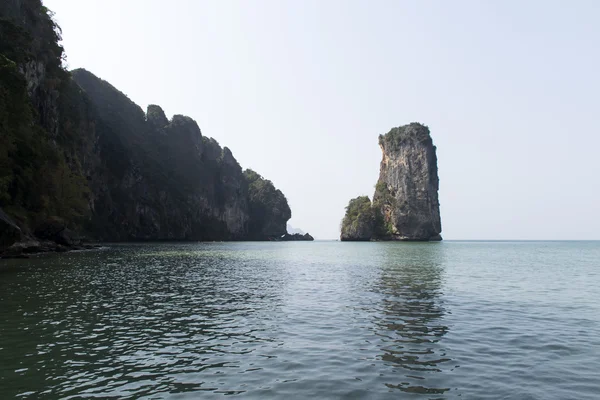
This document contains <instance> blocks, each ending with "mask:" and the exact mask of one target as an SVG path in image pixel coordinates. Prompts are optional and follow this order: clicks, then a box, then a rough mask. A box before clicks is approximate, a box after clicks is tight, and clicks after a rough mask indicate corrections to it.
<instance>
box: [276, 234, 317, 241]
mask: <svg viewBox="0 0 600 400" xmlns="http://www.w3.org/2000/svg"><path fill="white" fill-rule="evenodd" d="M279 240H281V241H283V242H295V241H309V242H312V241H313V240H315V238H314V237H312V236H311V235H310V234H308V233H305V234H304V235H301V234H300V233H286V234H285V235H283V236H282V237H281V238H280V239H279Z"/></svg>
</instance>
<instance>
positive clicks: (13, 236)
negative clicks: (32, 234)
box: [0, 208, 23, 249]
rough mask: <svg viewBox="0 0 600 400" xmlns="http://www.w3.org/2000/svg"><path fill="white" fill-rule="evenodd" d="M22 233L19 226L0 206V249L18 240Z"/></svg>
mask: <svg viewBox="0 0 600 400" xmlns="http://www.w3.org/2000/svg"><path fill="white" fill-rule="evenodd" d="M22 235H23V234H22V232H21V228H19V227H18V226H17V224H16V223H15V222H14V221H13V220H12V219H11V218H10V217H9V216H8V215H7V214H6V213H5V212H4V211H3V210H2V209H1V208H0V249H2V248H6V247H9V246H12V245H13V244H14V243H16V242H18V241H20V240H21V238H22Z"/></svg>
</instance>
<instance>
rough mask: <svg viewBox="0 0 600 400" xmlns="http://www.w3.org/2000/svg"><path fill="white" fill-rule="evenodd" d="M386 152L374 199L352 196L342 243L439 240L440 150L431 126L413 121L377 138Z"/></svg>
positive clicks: (344, 225) (342, 234) (342, 230)
mask: <svg viewBox="0 0 600 400" xmlns="http://www.w3.org/2000/svg"><path fill="white" fill-rule="evenodd" d="M379 146H380V147H381V151H382V153H383V156H382V160H381V165H380V170H379V180H378V181H377V185H376V186H375V194H374V195H373V202H371V201H370V200H369V198H368V197H367V196H359V197H357V198H355V199H352V200H350V202H349V203H348V206H347V207H346V215H345V216H344V219H343V221H342V227H341V235H340V239H341V240H342V241H365V240H403V241H412V240H414V241H435V240H441V239H442V237H441V235H440V233H441V231H442V225H441V220H440V204H439V201H438V189H439V179H438V170H437V156H436V148H435V146H434V145H433V141H432V140H431V135H430V133H429V128H427V127H426V126H425V125H422V124H419V123H411V124H409V125H404V126H401V127H398V128H393V129H392V130H390V131H389V132H388V133H386V134H385V135H380V136H379Z"/></svg>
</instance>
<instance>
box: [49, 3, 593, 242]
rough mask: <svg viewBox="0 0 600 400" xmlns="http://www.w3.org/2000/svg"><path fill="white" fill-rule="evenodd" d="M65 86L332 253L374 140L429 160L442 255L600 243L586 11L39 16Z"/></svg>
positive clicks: (463, 6)
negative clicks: (130, 119)
mask: <svg viewBox="0 0 600 400" xmlns="http://www.w3.org/2000/svg"><path fill="white" fill-rule="evenodd" d="M44 4H45V5H46V6H47V7H48V8H50V9H51V10H53V11H54V12H55V13H56V20H57V21H58V23H59V25H60V26H61V27H62V30H63V45H64V47H65V49H66V53H67V63H68V67H69V68H80V67H83V68H86V69H88V70H89V71H91V72H93V73H94V74H96V75H97V76H99V77H100V78H102V79H105V80H107V81H109V82H110V83H111V84H113V85H114V86H115V87H117V88H118V89H119V90H121V91H122V92H124V93H125V94H127V95H128V97H129V98H130V99H131V100H133V101H134V102H136V103H137V104H139V105H140V106H141V107H142V108H144V109H145V107H146V106H147V105H148V104H158V105H160V106H161V107H162V108H163V109H164V110H165V112H166V113H167V116H169V117H170V116H172V115H173V114H184V115H188V116H190V117H192V118H194V119H195V120H196V121H197V122H198V124H199V126H200V128H201V129H202V133H203V135H205V136H210V137H214V138H215V139H216V140H217V141H218V142H219V143H220V144H221V145H222V146H227V147H229V148H230V149H231V150H232V152H233V154H234V156H235V157H236V159H237V160H238V162H239V163H240V164H241V165H242V167H243V168H252V169H254V170H256V171H257V172H259V173H260V174H261V175H263V176H264V177H265V178H267V179H270V180H271V181H272V182H273V183H274V184H275V186H276V187H277V188H279V189H281V190H282V191H283V193H284V194H285V195H286V197H287V199H288V202H289V204H290V207H291V209H292V219H291V220H290V224H291V225H292V226H294V227H296V228H300V229H302V230H303V231H305V232H309V233H311V234H312V235H313V236H315V237H316V238H318V239H335V238H338V237H339V227H340V221H341V219H342V218H343V215H344V208H345V206H346V205H347V204H348V201H349V200H350V199H351V198H353V197H356V196H359V195H369V197H371V196H372V195H373V192H374V186H375V183H376V182H377V178H378V175H379V162H380V161H381V150H380V149H379V146H378V144H377V137H378V135H379V134H382V133H386V132H388V131H389V130H390V129H391V128H392V127H396V126H401V125H404V124H407V123H410V122H415V121H416V122H421V123H424V124H426V125H428V126H429V128H430V130H431V135H432V137H433V141H434V144H435V145H436V146H437V155H438V168H439V177H440V193H439V196H440V204H441V206H440V209H441V216H442V236H443V237H444V238H445V239H480V240H486V239H522V240H528V239H529V240H537V239H549V240H559V239H600V233H599V232H600V180H599V179H598V175H599V173H600V166H599V165H598V158H600V154H599V151H600V98H599V96H600V52H599V51H598V49H600V25H599V24H598V21H600V2H598V1H596V0H589V1H585V0H576V1H572V2H564V1H557V0H539V1H537V0H528V1H516V0H505V1H479V0H472V1H466V0H457V1H452V2H450V1H445V0H437V1H432V0H419V1H402V0H393V1H385V0H377V1H367V0H364V1H353V0H326V1H321V0H303V1H292V0H289V1H285V0H254V1H245V0H237V1H236V0H226V1H223V0H219V1H217V0H213V1H203V0H172V1H169V2H166V1H162V0H161V1H159V0H126V1H123V0H86V1H74V0H45V1H44Z"/></svg>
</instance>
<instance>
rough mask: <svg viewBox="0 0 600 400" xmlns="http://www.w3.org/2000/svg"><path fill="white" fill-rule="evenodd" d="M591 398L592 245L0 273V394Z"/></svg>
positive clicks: (598, 288)
mask: <svg viewBox="0 0 600 400" xmlns="http://www.w3.org/2000/svg"><path fill="white" fill-rule="evenodd" d="M223 396H235V397H239V398H243V399H286V400H288V399H295V398H298V399H306V398H310V399H405V398H406V399H540V400H541V399H544V400H548V399H557V400H558V399H561V400H563V399H578V400H579V399H582V400H583V399H590V400H592V399H594V400H595V399H600V242H593V241H590V242H584V241H581V242H577V241H570V242H542V241H540V242H533V241H531V242H530V241H526V242H521V241H502V242H490V241H443V242H439V243H390V242H366V243H356V242H353V243H347V242H337V241H315V242H228V243H152V244H110V245H107V246H106V247H104V248H101V249H98V250H92V251H82V252H71V253H64V254H54V255H43V256H39V257H34V258H31V259H26V260H2V261H0V398H2V399H110V398H115V399H117V398H118V399H139V398H143V399H200V398H201V399H205V398H206V399H211V398H222V397H223Z"/></svg>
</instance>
